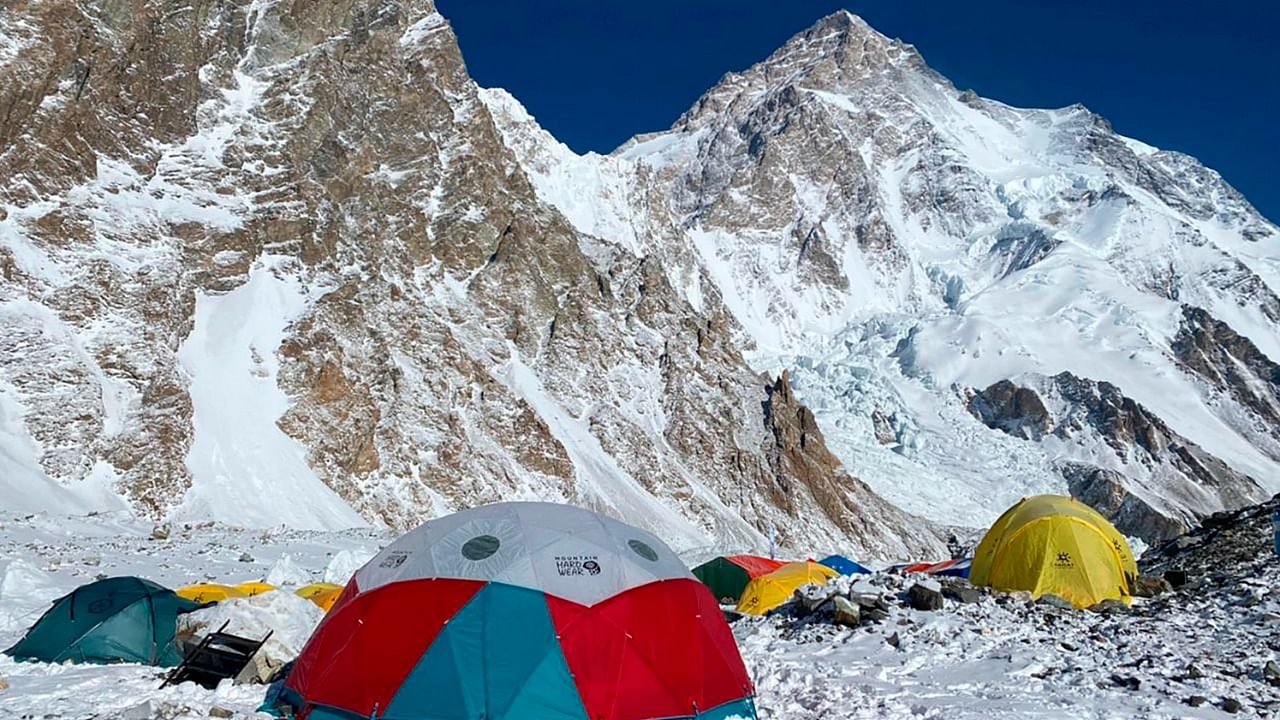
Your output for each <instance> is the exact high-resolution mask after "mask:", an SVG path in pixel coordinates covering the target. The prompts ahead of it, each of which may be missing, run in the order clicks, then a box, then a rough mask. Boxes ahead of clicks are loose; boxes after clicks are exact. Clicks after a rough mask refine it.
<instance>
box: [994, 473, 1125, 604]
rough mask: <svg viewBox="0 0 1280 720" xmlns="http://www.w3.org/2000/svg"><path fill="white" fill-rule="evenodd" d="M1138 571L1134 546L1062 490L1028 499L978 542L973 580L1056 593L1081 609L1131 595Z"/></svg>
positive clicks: (1037, 593)
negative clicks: (1054, 493) (1064, 494)
mask: <svg viewBox="0 0 1280 720" xmlns="http://www.w3.org/2000/svg"><path fill="white" fill-rule="evenodd" d="M1137 575H1138V566H1137V563H1135V562H1134V559H1133V550H1131V549H1130V548H1129V543H1128V541H1127V540H1125V538H1124V536H1123V535H1121V534H1120V533H1119V532H1118V531H1117V530H1116V529H1115V527H1114V526H1112V525H1111V523H1109V522H1107V519H1106V518H1104V517H1102V516H1101V515H1099V514H1098V513H1097V512H1096V511H1094V509H1093V508H1091V507H1089V506H1087V505H1085V504H1084V503H1081V502H1079V501H1077V500H1073V499H1072V498H1069V497H1063V496H1061V495H1039V496H1036V497H1030V498H1024V499H1022V500H1021V501H1019V502H1018V504H1017V505H1014V506H1013V507H1011V508H1009V509H1008V510H1006V511H1005V513H1004V514H1003V515H1001V516H1000V519H998V520H996V522H995V524H994V525H992V526H991V529H990V530H988V531H987V534H986V535H985V536H984V537H983V538H982V542H980V543H978V548H977V550H975V551H974V555H973V566H972V569H971V570H970V571H969V582H971V583H973V584H974V585H989V586H991V587H993V588H995V589H997V590H1005V591H1012V590H1026V591H1029V592H1030V593H1031V594H1032V595H1033V596H1035V597H1040V596H1041V595H1057V596H1059V597H1061V598H1063V599H1065V600H1068V601H1070V602H1071V604H1072V605H1074V606H1076V607H1078V608H1082V607H1089V606H1090V605H1094V604H1096V603H1099V602H1101V601H1103V600H1107V599H1115V600H1128V598H1129V592H1130V583H1131V581H1132V579H1133V578H1136V577H1137Z"/></svg>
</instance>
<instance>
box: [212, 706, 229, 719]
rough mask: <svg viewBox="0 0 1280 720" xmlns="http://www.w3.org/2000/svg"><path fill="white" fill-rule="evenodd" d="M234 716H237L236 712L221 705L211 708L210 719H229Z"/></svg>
mask: <svg viewBox="0 0 1280 720" xmlns="http://www.w3.org/2000/svg"><path fill="white" fill-rule="evenodd" d="M234 716H235V713H234V712H232V711H230V710H228V709H226V708H224V707H222V706H221V705H214V706H213V707H211V708H209V717H215V718H229V717H234Z"/></svg>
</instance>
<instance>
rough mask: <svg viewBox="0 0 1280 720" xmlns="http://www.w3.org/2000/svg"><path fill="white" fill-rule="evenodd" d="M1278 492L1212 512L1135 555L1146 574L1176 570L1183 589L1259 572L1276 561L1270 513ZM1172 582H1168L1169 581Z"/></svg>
mask: <svg viewBox="0 0 1280 720" xmlns="http://www.w3.org/2000/svg"><path fill="white" fill-rule="evenodd" d="M1277 510H1280V495H1276V496H1275V497H1273V498H1271V499H1270V500H1268V501H1266V502H1263V503H1260V504H1258V505H1251V506H1248V507H1244V508H1240V509H1238V510H1231V511H1223V512H1219V513H1214V514H1213V515H1211V516H1209V517H1207V518H1205V519H1204V520H1203V521H1202V523H1201V524H1200V526H1199V527H1197V528H1195V529H1194V530H1191V531H1190V532H1188V533H1187V534H1186V535H1183V536H1181V537H1178V538H1174V539H1173V540H1170V541H1169V542H1166V543H1163V544H1161V545H1159V546H1156V547H1153V548H1151V549H1149V550H1148V551H1147V552H1146V553H1144V554H1143V556H1142V557H1141V558H1140V559H1139V561H1138V566H1139V570H1141V571H1142V573H1143V574H1145V575H1151V576H1155V575H1162V574H1167V573H1175V577H1179V576H1181V577H1182V578H1183V580H1184V582H1183V585H1182V587H1180V588H1179V590H1182V589H1183V588H1184V587H1185V588H1186V589H1187V591H1193V590H1195V589H1196V588H1197V587H1199V586H1201V585H1202V584H1204V583H1208V584H1213V585H1223V584H1226V583H1228V582H1231V581H1232V580H1241V579H1253V578H1257V577H1260V576H1261V575H1262V572H1263V568H1265V567H1266V566H1268V565H1269V564H1273V563H1274V562H1275V557H1276V555H1275V550H1274V548H1273V542H1274V541H1273V532H1272V529H1271V516H1272V514H1273V513H1275V512H1276V511H1277ZM1171 584H1172V582H1171Z"/></svg>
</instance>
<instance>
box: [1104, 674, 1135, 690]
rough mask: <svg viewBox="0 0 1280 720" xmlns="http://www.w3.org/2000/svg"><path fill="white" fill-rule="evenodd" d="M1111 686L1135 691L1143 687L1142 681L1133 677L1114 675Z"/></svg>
mask: <svg viewBox="0 0 1280 720" xmlns="http://www.w3.org/2000/svg"><path fill="white" fill-rule="evenodd" d="M1111 684H1112V685H1115V686H1116V687H1122V688H1125V689H1127V690H1133V691H1137V690H1138V689H1139V688H1141V687H1142V681H1141V680H1139V679H1138V678H1136V677H1133V676H1132V675H1112V676H1111Z"/></svg>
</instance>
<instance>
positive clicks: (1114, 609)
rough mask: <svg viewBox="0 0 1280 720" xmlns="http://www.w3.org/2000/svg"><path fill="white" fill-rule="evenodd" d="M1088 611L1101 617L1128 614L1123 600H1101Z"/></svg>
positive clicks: (1127, 607)
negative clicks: (1101, 615)
mask: <svg viewBox="0 0 1280 720" xmlns="http://www.w3.org/2000/svg"><path fill="white" fill-rule="evenodd" d="M1063 602H1066V601H1065V600H1063ZM1067 605H1068V606H1070V605H1071V603H1067ZM1089 610H1090V611H1091V612H1095V613H1099V614H1103V615H1109V614H1114V613H1127V612H1129V606H1128V605H1126V604H1125V602H1124V601H1123V600H1111V599H1108V600H1103V601H1102V602H1099V603H1096V604H1094V605H1090V606H1089Z"/></svg>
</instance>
